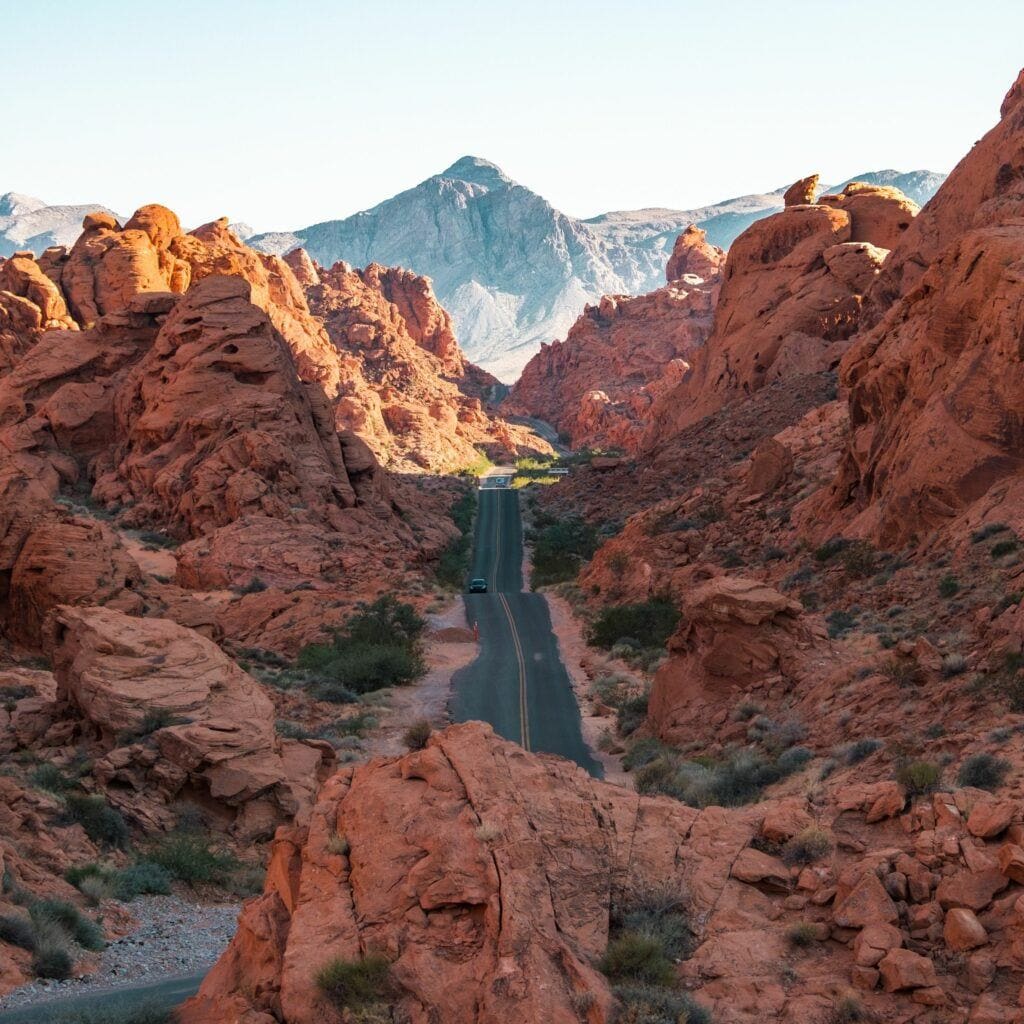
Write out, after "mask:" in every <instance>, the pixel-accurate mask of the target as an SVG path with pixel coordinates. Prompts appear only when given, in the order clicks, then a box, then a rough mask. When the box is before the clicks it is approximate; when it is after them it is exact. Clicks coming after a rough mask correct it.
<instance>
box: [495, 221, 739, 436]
mask: <svg viewBox="0 0 1024 1024" xmlns="http://www.w3.org/2000/svg"><path fill="white" fill-rule="evenodd" d="M724 261H725V256H724V254H723V253H722V250H721V249H718V248H716V247H715V246H711V245H708V244H707V242H706V240H705V237H704V232H703V231H701V230H700V229H699V228H696V227H693V226H691V227H690V228H688V229H687V230H686V231H684V232H683V233H682V234H681V235H680V236H679V238H678V239H677V240H676V244H675V249H674V251H673V254H672V258H671V259H670V260H669V264H668V274H669V275H670V276H669V283H668V285H667V286H666V287H664V288H659V289H658V290H657V291H654V292H651V293H649V294H647V295H641V296H638V297H636V298H630V297H628V296H624V295H606V296H605V297H604V298H602V299H601V301H600V303H599V304H598V305H596V306H587V307H586V309H585V310H584V312H583V314H582V316H581V317H580V318H579V320H577V321H576V323H575V324H574V325H573V327H572V329H571V330H570V331H569V334H568V336H567V337H566V339H565V341H556V342H553V343H552V344H551V345H542V346H541V349H540V351H539V352H538V353H537V354H536V355H535V356H534V357H533V358H532V359H531V360H530V362H529V363H527V365H526V367H525V368H524V370H523V375H522V376H521V377H520V378H519V380H518V381H517V382H516V385H515V387H514V388H513V389H512V391H511V393H510V394H509V396H508V398H506V399H505V401H504V403H503V405H502V408H503V409H505V410H507V411H508V412H510V413H512V414H515V415H526V416H535V417H538V418H539V419H542V420H545V421H546V422H548V423H551V424H552V425H553V426H554V427H555V428H556V429H557V430H558V431H559V432H560V433H562V434H564V435H565V436H567V437H568V439H569V442H570V444H571V445H572V446H573V447H582V446H587V445H589V446H598V447H616V448H622V449H625V450H626V451H635V450H636V448H637V447H638V445H639V443H640V440H641V439H642V437H643V435H644V432H645V431H646V429H647V428H648V427H649V425H650V417H651V410H652V408H653V407H654V405H655V403H656V401H657V399H658V397H659V396H661V395H663V394H664V393H666V392H668V391H670V390H672V389H673V388H674V387H675V386H676V385H677V384H678V383H679V382H680V381H681V380H682V379H683V377H684V376H685V375H686V373H687V371H688V370H689V362H688V361H689V360H691V359H692V358H693V356H694V354H695V353H696V352H697V351H698V350H699V349H700V348H701V346H702V345H703V344H704V342H705V340H706V339H707V336H708V334H709V333H710V331H711V319H712V314H713V312H714V308H715V302H716V300H717V298H718V288H719V281H720V272H721V267H722V265H723V263H724Z"/></svg>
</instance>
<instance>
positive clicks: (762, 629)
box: [649, 576, 815, 744]
mask: <svg viewBox="0 0 1024 1024" xmlns="http://www.w3.org/2000/svg"><path fill="white" fill-rule="evenodd" d="M681 610H682V621H681V624H680V627H679V629H677V631H676V633H675V635H674V636H673V637H672V639H671V640H670V641H669V654H670V657H669V660H668V661H667V662H666V663H665V665H664V666H663V667H662V668H661V669H659V671H658V673H657V674H656V675H655V677H654V685H653V686H652V688H651V698H650V709H649V721H650V724H651V727H652V729H653V730H654V731H655V732H656V733H657V735H658V736H660V737H661V738H662V739H665V740H667V741H669V742H673V743H676V744H682V743H686V742H689V741H691V740H693V739H695V738H699V736H700V735H701V733H703V731H704V730H705V729H706V727H707V722H708V721H709V720H710V719H711V718H713V717H715V716H717V715H719V714H721V713H722V712H723V711H724V710H728V709H731V708H732V707H733V706H734V705H735V704H736V702H737V699H738V697H739V694H740V693H742V692H743V691H745V689H746V688H747V687H749V686H750V684H751V683H754V682H757V683H760V684H763V683H765V681H766V680H767V681H770V680H772V679H773V678H777V679H779V680H787V679H788V680H792V679H793V678H794V677H795V676H797V675H798V674H799V673H800V668H801V664H802V662H803V661H804V659H805V658H806V653H805V652H806V650H807V649H808V648H811V647H812V646H813V644H814V643H815V634H814V631H813V630H812V629H811V628H810V626H809V625H808V624H807V623H805V622H803V621H802V614H801V613H802V608H801V607H800V605H799V604H798V603H797V602H796V601H793V600H791V599H790V598H787V597H786V596H785V595H784V594H780V593H779V592H778V591H777V590H775V589H774V588H772V587H769V586H766V585H765V584H763V583H760V582H758V581H756V580H750V579H743V578H742V577H738V576H719V577H716V578H714V579H710V580H708V581H707V582H706V583H702V584H700V585H698V586H696V587H694V588H693V590H692V591H690V592H689V593H688V594H687V596H686V599H685V602H684V604H683V606H682V609H681Z"/></svg>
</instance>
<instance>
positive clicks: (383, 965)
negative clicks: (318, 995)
mask: <svg viewBox="0 0 1024 1024" xmlns="http://www.w3.org/2000/svg"><path fill="white" fill-rule="evenodd" d="M315 980H316V986H317V988H318V989H319V990H320V991H321V992H322V993H323V994H324V996H326V997H327V999H329V1000H330V1002H331V1003H332V1004H333V1005H334V1006H335V1007H336V1008H337V1009H339V1010H343V1009H358V1008H360V1007H366V1006H371V1005H373V1004H374V1003H381V1002H384V1001H386V1000H387V998H388V996H389V995H390V994H391V992H392V989H393V983H392V980H391V962H390V961H389V960H388V958H387V957H386V956H383V955H381V954H380V953H371V954H369V955H368V956H365V957H363V958H362V959H361V960H342V959H340V958H339V959H336V960H331V961H330V962H329V963H327V964H324V966H323V967H321V968H320V970H319V971H317V973H316V979H315Z"/></svg>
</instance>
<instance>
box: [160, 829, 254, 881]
mask: <svg viewBox="0 0 1024 1024" xmlns="http://www.w3.org/2000/svg"><path fill="white" fill-rule="evenodd" d="M147 859H148V860H149V861H150V862H151V863H153V864H156V865H158V866H159V867H161V868H163V869H164V870H165V871H166V872H167V873H168V874H169V875H170V876H171V877H172V878H176V879H178V881H180V882H188V883H189V884H190V885H197V884H200V883H209V884H213V885H223V884H224V883H225V882H226V881H227V880H228V878H229V876H230V873H231V871H232V870H234V869H235V868H236V867H237V865H238V862H237V861H236V860H235V859H234V857H231V856H228V855H227V854H223V853H218V852H217V851H216V850H214V849H213V847H212V846H211V845H210V843H209V841H208V840H207V839H205V838H204V837H203V836H201V835H199V834H198V833H196V832H174V833H171V834H170V835H169V836H167V837H166V838H165V839H162V840H160V841H159V842H157V843H155V844H154V845H153V846H152V847H151V849H150V850H149V852H148V856H147Z"/></svg>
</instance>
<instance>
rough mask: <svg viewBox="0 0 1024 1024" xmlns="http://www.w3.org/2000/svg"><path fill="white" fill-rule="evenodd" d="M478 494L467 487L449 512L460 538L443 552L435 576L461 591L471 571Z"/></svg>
mask: <svg viewBox="0 0 1024 1024" xmlns="http://www.w3.org/2000/svg"><path fill="white" fill-rule="evenodd" d="M476 507H477V492H476V488H475V487H467V488H466V489H465V490H464V491H463V492H462V494H461V495H459V497H458V498H457V499H456V500H455V502H454V503H453V504H452V507H451V508H450V509H449V510H448V515H449V516H451V519H452V522H453V523H454V524H455V526H456V528H457V529H458V531H459V536H458V537H456V538H455V539H454V540H453V541H451V542H450V543H449V544H448V546H447V547H446V548H445V549H444V551H442V552H441V557H440V558H439V559H438V563H437V569H436V570H435V575H436V577H437V581H438V582H439V583H440V584H442V586H446V587H451V588H452V589H453V590H461V589H462V588H463V586H464V585H465V582H466V575H467V573H468V570H469V556H470V552H471V551H472V548H473V517H474V515H475V514H476Z"/></svg>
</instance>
